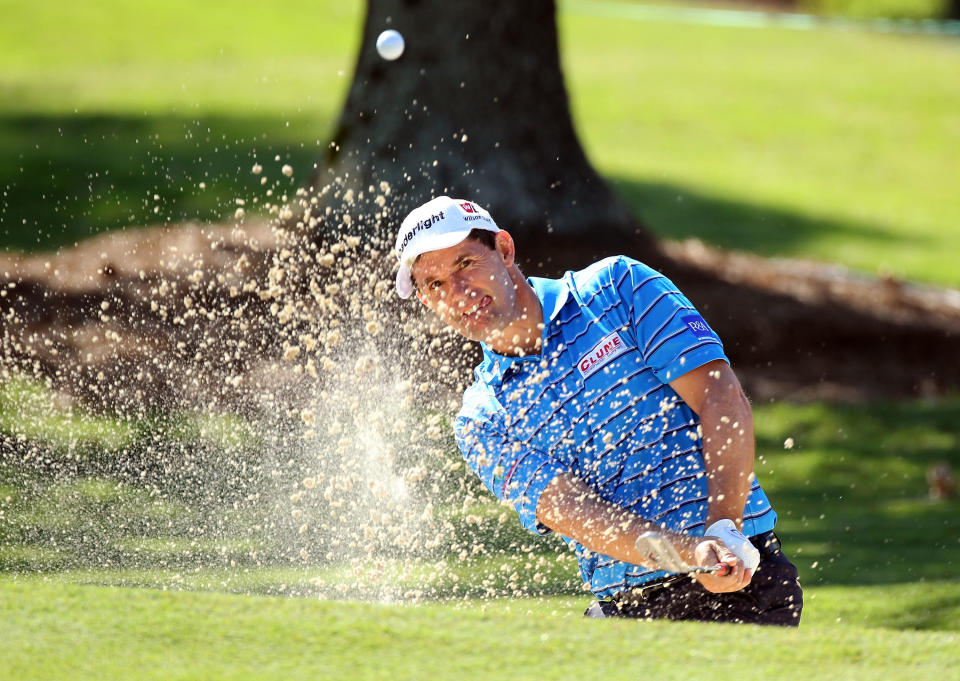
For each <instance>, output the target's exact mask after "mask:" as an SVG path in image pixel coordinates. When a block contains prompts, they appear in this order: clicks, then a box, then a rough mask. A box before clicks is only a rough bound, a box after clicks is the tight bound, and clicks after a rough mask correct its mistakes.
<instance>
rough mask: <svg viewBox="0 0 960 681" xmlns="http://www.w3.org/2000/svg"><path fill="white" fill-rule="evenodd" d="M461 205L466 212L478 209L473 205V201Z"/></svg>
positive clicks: (473, 211)
mask: <svg viewBox="0 0 960 681" xmlns="http://www.w3.org/2000/svg"><path fill="white" fill-rule="evenodd" d="M460 207H461V208H462V209H463V212H464V213H475V212H476V210H475V209H474V207H473V204H472V203H461V204H460Z"/></svg>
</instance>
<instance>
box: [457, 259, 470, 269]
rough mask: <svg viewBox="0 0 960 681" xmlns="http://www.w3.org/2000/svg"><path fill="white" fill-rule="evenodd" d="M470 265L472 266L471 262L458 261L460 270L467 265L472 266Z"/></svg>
mask: <svg viewBox="0 0 960 681" xmlns="http://www.w3.org/2000/svg"><path fill="white" fill-rule="evenodd" d="M472 264H473V261H472V260H461V261H460V269H463V268H464V267H466V266H467V265H472Z"/></svg>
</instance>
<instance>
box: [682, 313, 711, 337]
mask: <svg viewBox="0 0 960 681" xmlns="http://www.w3.org/2000/svg"><path fill="white" fill-rule="evenodd" d="M681 319H682V320H683V323H684V324H686V325H687V328H688V329H690V330H691V331H693V335H694V336H696V337H697V338H699V339H700V340H704V339H707V338H714V337H715V335H714V333H713V330H711V328H710V327H709V326H707V323H706V322H705V321H703V317H701V316H700V315H698V314H692V315H687V316H686V317H681Z"/></svg>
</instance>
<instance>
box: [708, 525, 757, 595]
mask: <svg viewBox="0 0 960 681" xmlns="http://www.w3.org/2000/svg"><path fill="white" fill-rule="evenodd" d="M693 555H694V559H695V561H696V564H697V565H716V564H717V563H723V564H724V565H727V566H729V568H730V570H729V571H728V572H727V574H725V575H722V576H721V575H720V574H719V573H716V572H713V573H702V574H699V575H697V581H698V582H700V584H701V586H703V588H704V589H706V590H707V591H712V592H713V593H716V594H722V593H730V592H732V591H739V590H740V589H742V588H743V587H745V586H746V585H747V584H749V583H750V580H751V579H752V578H753V570H748V569H747V568H745V567H744V565H743V561H742V560H740V559H739V558H737V557H736V556H735V555H734V554H733V551H731V550H730V549H728V548H727V546H726V545H725V544H724V543H723V542H722V541H721V540H720V539H719V538H717V537H702V538H701V539H700V542H699V543H698V544H697V546H696V548H695V549H694V552H693Z"/></svg>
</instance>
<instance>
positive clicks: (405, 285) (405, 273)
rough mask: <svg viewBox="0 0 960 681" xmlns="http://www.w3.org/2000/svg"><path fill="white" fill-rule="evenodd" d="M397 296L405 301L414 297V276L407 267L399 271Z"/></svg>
mask: <svg viewBox="0 0 960 681" xmlns="http://www.w3.org/2000/svg"><path fill="white" fill-rule="evenodd" d="M397 295H398V296H400V297H401V298H403V299H404V300H406V299H407V298H409V297H410V296H412V295H413V275H412V274H411V272H410V268H409V267H407V266H406V265H400V269H399V270H397Z"/></svg>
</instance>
